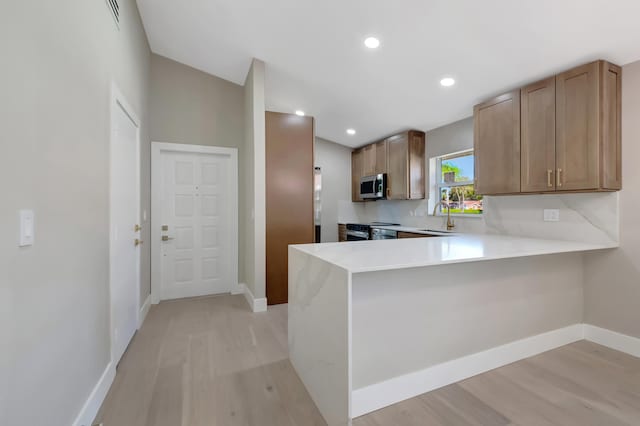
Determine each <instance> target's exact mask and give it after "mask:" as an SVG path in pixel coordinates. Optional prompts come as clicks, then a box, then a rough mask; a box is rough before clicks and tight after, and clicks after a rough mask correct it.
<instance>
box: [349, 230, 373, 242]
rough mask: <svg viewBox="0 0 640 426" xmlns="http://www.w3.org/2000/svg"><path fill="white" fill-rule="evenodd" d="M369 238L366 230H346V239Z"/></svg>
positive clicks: (359, 239)
mask: <svg viewBox="0 0 640 426" xmlns="http://www.w3.org/2000/svg"><path fill="white" fill-rule="evenodd" d="M368 239H369V233H368V232H366V231H352V230H347V241H364V240H368Z"/></svg>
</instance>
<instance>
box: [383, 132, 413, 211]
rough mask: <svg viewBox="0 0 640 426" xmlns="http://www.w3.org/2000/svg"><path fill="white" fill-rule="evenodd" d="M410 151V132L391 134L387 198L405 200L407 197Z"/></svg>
mask: <svg viewBox="0 0 640 426" xmlns="http://www.w3.org/2000/svg"><path fill="white" fill-rule="evenodd" d="M408 152H409V139H408V133H402V134H399V135H395V136H391V137H390V138H388V139H387V199H388V200H404V199H406V198H407V193H408V191H409V185H408V184H407V169H408V167H409V164H408V156H407V153H408Z"/></svg>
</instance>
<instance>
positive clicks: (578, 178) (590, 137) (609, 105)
mask: <svg viewBox="0 0 640 426" xmlns="http://www.w3.org/2000/svg"><path fill="white" fill-rule="evenodd" d="M620 93H621V70H620V67H618V66H615V65H613V64H609V63H608V62H604V61H597V62H592V63H590V64H586V65H583V66H580V67H577V68H574V69H572V70H569V71H567V72H564V73H562V74H559V75H557V76H556V190H557V191H584V190H617V189H621V188H622V179H621V159H622V157H621V151H620V142H621V139H620V122H621V111H620V110H621V103H620V102H621V99H620Z"/></svg>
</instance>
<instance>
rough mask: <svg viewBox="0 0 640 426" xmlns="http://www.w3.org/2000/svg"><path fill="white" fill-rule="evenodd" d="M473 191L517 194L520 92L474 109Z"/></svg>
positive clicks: (518, 188)
mask: <svg viewBox="0 0 640 426" xmlns="http://www.w3.org/2000/svg"><path fill="white" fill-rule="evenodd" d="M473 116H474V120H473V121H474V138H473V139H474V151H475V152H474V154H475V190H476V193H478V194H513V193H518V192H520V90H517V91H514V92H511V93H507V94H505V95H502V96H498V97H497V98H494V99H492V100H490V101H487V102H484V103H482V104H480V105H476V106H475V108H474V114H473Z"/></svg>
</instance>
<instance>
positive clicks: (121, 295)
mask: <svg viewBox="0 0 640 426" xmlns="http://www.w3.org/2000/svg"><path fill="white" fill-rule="evenodd" d="M112 113H113V118H112V134H111V152H110V155H111V157H110V164H111V166H110V234H111V235H110V248H109V251H110V265H109V267H110V278H109V279H110V291H111V328H112V336H111V338H112V342H113V343H112V356H113V360H114V362H115V363H117V362H118V361H119V360H120V358H121V357H122V354H123V353H124V351H125V350H126V349H127V346H128V345H129V342H130V341H131V338H132V337H133V335H134V333H135V331H136V329H137V328H138V309H139V307H138V299H139V292H140V290H139V276H140V275H139V256H140V247H139V246H138V245H137V244H136V239H137V238H139V232H138V231H137V229H136V225H138V224H139V222H138V220H139V217H140V215H139V210H140V207H139V206H140V198H139V197H140V195H139V194H140V193H139V187H140V181H139V170H138V167H139V156H138V152H139V151H138V146H139V145H138V144H139V141H138V127H137V125H136V124H135V123H134V122H133V121H132V119H131V118H130V117H129V115H127V113H126V112H125V111H124V110H123V109H122V107H121V106H120V105H119V104H117V105H115V106H114V108H113V110H112Z"/></svg>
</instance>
